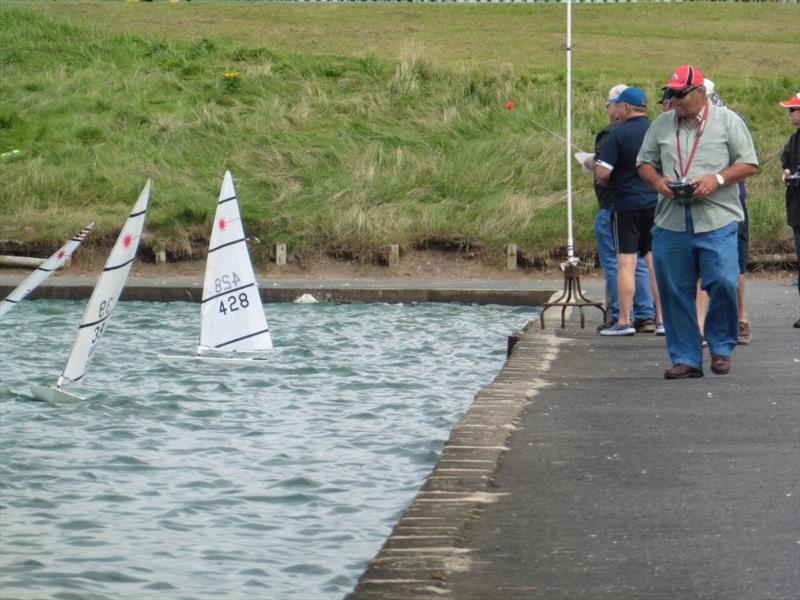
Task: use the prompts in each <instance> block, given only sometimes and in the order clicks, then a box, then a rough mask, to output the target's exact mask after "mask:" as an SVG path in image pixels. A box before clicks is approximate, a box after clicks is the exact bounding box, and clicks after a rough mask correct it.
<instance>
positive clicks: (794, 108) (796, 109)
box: [789, 106, 800, 113]
mask: <svg viewBox="0 0 800 600" xmlns="http://www.w3.org/2000/svg"><path fill="white" fill-rule="evenodd" d="M798 110H800V107H798V106H793V107H792V108H790V109H789V112H790V113H793V112H797V111H798Z"/></svg>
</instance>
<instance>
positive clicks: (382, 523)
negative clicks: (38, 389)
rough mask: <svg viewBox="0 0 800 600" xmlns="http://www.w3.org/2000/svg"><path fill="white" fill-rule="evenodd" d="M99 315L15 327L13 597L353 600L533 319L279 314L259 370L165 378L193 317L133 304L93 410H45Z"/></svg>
mask: <svg viewBox="0 0 800 600" xmlns="http://www.w3.org/2000/svg"><path fill="white" fill-rule="evenodd" d="M83 307H84V303H83V302H70V301H35V302H34V301H26V302H22V303H21V304H20V305H19V306H18V307H16V308H15V309H14V310H13V311H12V312H11V313H9V314H8V315H6V317H5V319H4V320H3V321H2V322H0V334H1V337H2V341H0V344H2V345H1V346H0V352H1V354H0V361H2V362H1V363H0V376H1V379H0V544H1V545H0V594H2V596H3V597H22V598H28V597H30V598H34V597H35V598H41V597H54V598H109V597H114V598H268V599H272V598H281V599H282V598H287V599H289V598H291V599H294V598H314V599H317V598H341V597H342V596H344V594H346V593H347V592H348V591H350V590H351V589H352V587H353V585H354V584H355V582H356V580H357V578H358V577H359V575H360V574H361V572H362V571H363V569H364V567H365V566H366V563H367V561H369V559H371V558H372V557H373V556H374V554H375V553H376V552H377V551H378V549H379V548H380V546H381V545H382V543H383V541H384V540H385V538H386V536H387V535H388V533H389V532H390V530H391V528H392V526H393V525H394V524H395V522H396V520H397V519H398V516H399V514H400V513H401V512H402V511H403V509H404V508H405V507H406V506H407V505H408V504H409V503H410V502H411V500H412V499H413V497H414V495H415V493H416V491H417V489H418V488H419V486H420V485H421V484H422V483H423V481H424V479H425V477H426V476H427V474H428V473H429V472H430V470H431V468H432V467H433V465H434V464H435V462H436V459H437V456H438V453H439V452H440V451H441V449H442V447H443V445H444V442H445V441H446V439H447V437H448V436H449V432H450V429H451V428H452V426H453V425H454V423H455V422H456V421H457V420H458V419H459V418H460V417H461V416H462V415H463V414H464V412H465V411H466V410H467V408H468V407H469V404H470V402H471V400H472V398H473V396H474V394H475V393H476V392H477V391H478V389H480V387H482V386H483V385H485V384H487V383H489V382H490V381H491V380H492V379H493V378H494V377H495V375H496V374H497V372H498V371H499V369H500V367H501V366H502V364H503V361H504V359H505V349H506V336H508V335H509V334H510V333H511V332H513V331H514V330H516V329H518V328H519V327H520V326H521V325H522V324H524V322H525V321H526V320H527V319H528V318H533V316H534V313H533V311H532V309H529V308H511V307H500V306H483V307H480V306H462V305H453V304H421V305H387V304H351V305H330V304H311V305H308V304H306V305H301V304H271V305H267V316H268V318H269V321H270V327H271V329H272V333H273V339H274V342H275V346H276V350H275V352H274V354H273V358H272V360H271V361H270V362H269V364H267V365H262V366H260V367H258V368H235V367H234V368H231V367H226V368H220V367H214V366H209V365H200V366H197V365H192V366H190V367H186V368H182V369H175V368H171V367H168V366H166V365H163V364H162V363H161V362H159V361H158V360H157V358H156V353H157V352H167V353H176V354H180V353H187V352H191V351H192V350H193V349H194V345H195V343H196V340H197V335H198V331H197V329H198V312H199V307H198V305H196V304H188V303H175V304H156V303H152V304H151V303H138V302H125V303H121V304H119V306H118V307H117V309H116V311H115V314H114V318H113V320H112V322H111V323H110V325H109V327H108V328H107V330H106V334H105V337H104V338H103V341H102V342H101V344H100V346H99V350H98V353H97V354H96V355H95V357H94V359H93V361H92V363H91V365H90V369H89V373H88V375H87V376H86V380H85V382H84V383H83V384H82V385H80V386H75V387H74V388H73V389H74V390H75V391H77V392H78V393H79V394H81V395H84V396H86V397H87V401H85V402H77V403H72V404H62V405H51V404H48V403H43V402H38V401H34V400H33V399H32V396H31V395H30V392H29V390H28V387H27V383H28V382H29V381H34V382H37V383H41V384H50V383H53V382H54V381H55V379H56V378H57V376H58V374H59V373H60V371H61V369H62V367H63V366H64V362H65V360H66V355H67V352H68V349H69V347H70V345H71V344H72V341H73V338H74V334H75V331H76V327H77V324H78V322H79V320H80V316H81V313H82V311H83Z"/></svg>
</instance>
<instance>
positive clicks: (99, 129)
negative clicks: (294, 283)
mask: <svg viewBox="0 0 800 600" xmlns="http://www.w3.org/2000/svg"><path fill="white" fill-rule="evenodd" d="M798 19H800V6H798V5H796V4H795V5H791V4H760V3H759V4H747V3H735V4H728V3H707V4H706V3H685V4H684V3H682V4H638V3H637V4H625V5H576V6H575V7H574V13H573V35H574V39H575V43H574V52H573V54H574V56H573V64H574V71H573V94H574V116H573V119H574V138H575V139H574V141H575V143H576V145H578V146H580V147H582V148H584V149H591V146H592V140H593V132H594V131H596V130H597V129H599V128H600V127H602V125H603V123H604V120H605V110H604V106H603V100H604V94H605V91H606V90H607V89H608V88H609V87H610V86H611V85H613V84H615V83H618V82H620V81H624V82H626V83H629V84H631V85H634V84H635V85H639V86H641V87H643V88H644V89H645V90H647V91H648V93H649V94H650V95H651V96H656V95H657V93H658V89H659V88H660V86H661V85H662V84H663V81H664V80H665V78H666V76H667V75H668V74H669V72H670V70H671V68H672V67H674V66H675V65H678V64H681V63H684V62H693V63H695V64H697V65H698V66H700V67H701V68H702V69H703V70H704V71H705V72H706V73H707V74H708V76H709V77H711V78H712V79H714V80H715V81H716V83H717V87H718V89H719V91H720V92H721V94H722V96H723V98H724V99H725V100H726V101H727V102H728V104H729V105H730V106H731V107H732V108H733V109H734V110H736V111H737V112H739V113H740V114H742V116H744V117H745V119H747V121H748V124H749V125H750V128H751V131H752V133H753V136H754V139H755V140H756V144H757V149H758V150H759V154H760V157H761V160H762V169H761V172H760V173H759V174H758V175H757V176H755V177H754V178H752V179H751V180H750V181H749V187H750V194H751V195H750V204H749V207H750V211H751V228H752V234H751V235H752V243H753V246H754V249H755V250H756V251H773V250H777V249H781V248H786V249H788V248H789V247H790V246H789V243H788V242H789V232H788V229H787V228H786V227H785V226H784V224H783V223H784V209H783V190H782V187H781V185H780V183H779V181H778V178H777V173H778V170H779V169H778V157H779V155H780V150H781V149H782V147H783V145H784V143H785V141H786V139H787V138H788V136H789V134H790V129H789V127H788V124H787V121H786V118H785V115H784V114H783V112H784V111H783V110H782V109H779V107H778V106H777V102H778V101H779V100H780V99H784V98H786V97H788V96H789V95H790V94H792V93H794V92H795V91H797V89H800V74H798V73H799V71H798V63H797V58H796V57H797V56H798V55H800V44H799V43H798V41H797V34H796V30H797V28H796V25H797V22H798ZM676 24H680V26H676ZM564 27H565V9H564V7H563V6H561V5H524V6H523V5H513V6H508V5H467V6H464V5H416V4H415V5H394V4H378V5H338V4H337V5H304V4H252V3H247V4H240V3H224V2H218V3H198V2H192V3H181V4H172V3H123V2H96V3H92V2H89V3H85V2H81V3H70V2H64V3H44V2H41V3H39V2H12V3H5V4H0V152H8V151H11V150H14V149H19V150H20V152H19V153H18V154H14V155H11V156H9V157H7V158H4V159H0V213H1V214H2V215H3V221H2V224H0V241H1V240H16V241H21V242H25V243H36V242H46V243H53V244H55V243H57V242H58V241H60V240H62V239H63V238H65V237H67V236H69V235H71V234H72V233H74V231H77V230H78V229H80V228H81V227H82V226H83V225H85V224H86V223H87V222H88V221H90V220H95V221H97V222H98V231H97V234H93V236H92V237H93V238H95V240H100V239H101V238H103V236H105V237H106V238H110V237H112V236H114V235H115V234H116V231H117V229H116V228H118V227H119V226H120V224H121V223H122V221H123V219H124V215H125V214H126V213H127V211H128V210H129V208H130V206H131V204H132V202H133V200H134V199H135V197H136V195H137V193H138V191H139V190H140V188H141V186H142V185H143V183H144V180H145V179H146V178H147V177H152V178H153V180H154V188H153V189H154V191H153V201H152V207H151V210H150V215H149V218H148V231H149V236H148V239H147V240H146V242H145V245H146V246H148V245H149V246H152V245H154V244H166V246H167V249H168V253H169V255H170V256H171V257H173V258H176V259H177V258H182V257H187V256H188V255H189V254H191V252H192V250H191V248H192V244H193V242H195V243H196V242H198V241H199V242H200V243H201V244H202V240H203V239H204V238H206V237H207V235H208V232H209V230H210V224H211V219H212V217H213V211H214V204H215V199H216V196H217V194H218V192H219V185H220V183H221V179H222V174H223V172H224V170H225V169H230V170H231V171H232V173H233V174H234V177H235V181H236V184H237V191H238V194H239V197H240V202H241V205H242V209H243V213H244V218H245V220H246V229H247V231H248V234H250V235H251V236H255V237H257V238H259V239H260V241H261V246H260V247H261V248H262V250H261V251H260V255H259V256H258V258H260V259H261V260H264V259H266V257H267V254H268V248H269V247H270V246H271V245H272V244H274V243H275V242H278V241H281V242H287V243H288V244H289V246H290V249H291V250H292V251H295V252H300V253H310V252H317V251H324V252H328V253H333V254H339V255H345V256H353V257H357V258H362V259H369V258H371V257H373V256H375V255H376V254H377V253H379V252H380V250H381V248H382V246H383V245H384V244H387V243H400V244H401V246H403V247H406V248H411V247H417V248H419V247H425V246H426V245H433V246H451V247H467V246H469V247H470V248H472V249H476V248H485V249H487V250H492V249H499V248H500V247H501V246H503V245H504V244H506V243H508V242H514V243H516V244H518V245H519V246H520V248H521V249H522V251H523V252H524V253H525V254H526V255H527V256H537V255H543V254H548V253H551V252H555V253H556V255H558V254H559V253H563V247H564V240H565V237H566V235H565V233H566V224H565V223H566V218H565V214H566V209H565V198H566V191H565V188H566V184H565V166H564V161H565V158H564V148H563V142H561V141H560V140H559V139H557V138H556V137H555V136H553V135H551V134H550V133H547V132H546V131H544V130H543V129H542V127H541V125H543V126H544V127H546V128H549V129H551V130H554V131H558V132H561V131H563V128H564V105H565V98H564V87H565V86H564V80H565V77H564V60H565V59H564V41H565V35H564ZM226 73H228V74H229V75H228V77H225V74H226ZM231 73H238V75H234V76H231V75H230V74H231ZM508 100H514V101H515V103H516V105H517V108H515V109H514V110H508V109H507V108H506V103H507V101H508ZM657 109H658V106H657V105H654V108H652V109H651V117H655V116H656V115H657V114H658V112H657ZM534 121H535V122H536V123H534ZM573 197H574V203H575V215H574V216H575V238H576V246H577V248H578V250H579V251H582V252H584V253H589V252H591V249H592V248H593V234H592V228H591V222H592V219H593V216H594V212H595V209H596V202H595V200H594V196H593V193H592V189H591V185H590V181H589V180H588V178H587V177H585V176H582V175H581V174H580V172H579V170H578V172H576V173H575V185H574V191H573ZM96 243H97V242H96ZM256 254H259V253H258V252H257V253H256Z"/></svg>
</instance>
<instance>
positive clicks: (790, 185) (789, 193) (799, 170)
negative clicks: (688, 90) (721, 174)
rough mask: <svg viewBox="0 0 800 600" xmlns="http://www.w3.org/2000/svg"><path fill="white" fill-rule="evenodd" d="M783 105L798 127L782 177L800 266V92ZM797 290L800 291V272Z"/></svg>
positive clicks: (783, 163)
mask: <svg viewBox="0 0 800 600" xmlns="http://www.w3.org/2000/svg"><path fill="white" fill-rule="evenodd" d="M781 106H783V107H785V108H788V109H789V121H790V122H791V124H792V125H793V126H794V127H796V128H797V131H795V132H794V133H793V134H792V136H791V137H790V138H789V142H788V143H787V144H786V147H785V148H784V149H783V154H781V166H782V167H783V175H782V177H781V178H782V179H783V182H784V183H785V184H786V222H787V223H788V224H789V227H791V228H792V231H793V232H794V248H795V251H796V252H797V257H798V265H799V266H800V92H798V93H797V94H795V95H794V96H792V97H791V98H789V99H788V100H787V101H786V102H781ZM793 175H794V177H793ZM797 291H798V292H800V273H798V278H797ZM794 326H795V327H800V319H797V321H795V322H794Z"/></svg>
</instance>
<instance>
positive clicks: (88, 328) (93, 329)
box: [31, 179, 150, 401]
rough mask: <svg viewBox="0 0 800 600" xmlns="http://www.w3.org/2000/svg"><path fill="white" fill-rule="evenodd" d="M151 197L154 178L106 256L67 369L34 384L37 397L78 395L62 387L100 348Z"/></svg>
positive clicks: (77, 376) (76, 378)
mask: <svg viewBox="0 0 800 600" xmlns="http://www.w3.org/2000/svg"><path fill="white" fill-rule="evenodd" d="M149 200H150V180H149V179H148V180H147V183H146V184H145V186H144V189H142V192H141V194H139V199H138V200H137V201H136V204H135V205H134V207H133V210H132V211H131V214H130V215H129V216H128V220H127V221H126V222H125V225H124V227H123V228H122V231H121V232H120V234H119V237H118V238H117V241H116V243H115V244H114V248H113V249H112V250H111V253H110V254H109V256H108V259H107V260H106V265H105V267H103V272H102V273H100V277H99V278H98V279H97V283H95V287H94V291H93V292H92V297H91V298H89V303H88V304H87V305H86V310H85V311H84V313H83V318H82V319H81V324H80V325H79V326H78V335H77V336H76V338H75V342H74V343H73V345H72V350H71V352H70V354H69V357H68V358H67V364H66V366H65V367H64V371H63V373H61V376H60V377H59V378H58V383H56V385H55V386H52V387H49V388H48V387H42V386H36V385H32V386H31V388H32V391H33V394H34V395H35V396H36V397H37V398H40V399H42V400H45V401H55V400H58V399H65V398H72V399H74V398H77V396H74V395H72V394H70V393H68V392H66V391H64V390H62V389H61V388H62V386H63V385H64V384H65V383H76V382H78V381H80V380H81V379H83V376H84V375H85V374H86V369H87V366H88V364H89V360H90V359H91V358H92V355H93V354H94V352H95V350H96V348H97V344H98V342H99V341H100V338H101V336H102V335H103V332H104V331H105V328H106V326H107V325H108V322H109V319H110V318H111V314H112V313H113V312H114V308H115V307H116V305H117V300H119V296H120V294H121V293H122V288H123V287H125V282H126V281H127V280H128V273H129V272H130V270H131V266H132V265H133V259H134V257H135V256H136V250H137V249H138V248H139V240H140V239H141V236H142V229H143V228H144V221H145V217H146V216H147V204H148V202H149Z"/></svg>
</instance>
